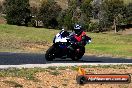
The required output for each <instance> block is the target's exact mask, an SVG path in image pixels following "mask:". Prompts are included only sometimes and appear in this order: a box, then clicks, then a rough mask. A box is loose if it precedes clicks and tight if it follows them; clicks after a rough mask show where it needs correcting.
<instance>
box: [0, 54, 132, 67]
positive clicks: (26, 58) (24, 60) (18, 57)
mask: <svg viewBox="0 0 132 88" xmlns="http://www.w3.org/2000/svg"><path fill="white" fill-rule="evenodd" d="M50 63H132V59H124V58H111V57H96V56H83V58H82V59H81V60H79V61H72V60H71V59H68V58H67V59H55V60H54V61H48V62H47V61H46V60H45V55H44V54H35V53H9V52H4V53H2V52H1V53H0V65H22V64H50Z"/></svg>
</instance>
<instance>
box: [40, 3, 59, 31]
mask: <svg viewBox="0 0 132 88" xmlns="http://www.w3.org/2000/svg"><path fill="white" fill-rule="evenodd" d="M60 11H61V7H60V6H59V5H58V4H57V3H56V2H55V1H54V0H48V1H44V2H42V5H41V7H40V11H39V15H38V19H39V20H42V21H43V23H44V27H47V28H48V27H51V28H55V27H57V26H58V22H57V19H56V18H57V17H58V15H59V13H60Z"/></svg>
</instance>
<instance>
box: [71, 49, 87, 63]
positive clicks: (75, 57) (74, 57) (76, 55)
mask: <svg viewBox="0 0 132 88" xmlns="http://www.w3.org/2000/svg"><path fill="white" fill-rule="evenodd" d="M84 53H85V47H82V49H81V50H80V52H75V53H74V54H72V56H71V59H72V60H73V61H78V60H80V59H81V58H82V57H83V55H84Z"/></svg>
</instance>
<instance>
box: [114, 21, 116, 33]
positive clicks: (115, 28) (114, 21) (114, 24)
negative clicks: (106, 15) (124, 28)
mask: <svg viewBox="0 0 132 88" xmlns="http://www.w3.org/2000/svg"><path fill="white" fill-rule="evenodd" d="M114 29H115V33H117V28H116V20H115V19H114Z"/></svg>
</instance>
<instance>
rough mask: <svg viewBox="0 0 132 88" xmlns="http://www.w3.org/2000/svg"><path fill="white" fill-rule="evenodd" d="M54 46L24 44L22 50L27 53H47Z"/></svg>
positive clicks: (48, 44) (47, 44)
mask: <svg viewBox="0 0 132 88" xmlns="http://www.w3.org/2000/svg"><path fill="white" fill-rule="evenodd" d="M51 45H52V44H51V43H43V44H39V43H23V44H22V46H23V47H22V48H23V50H24V51H27V52H41V51H43V52H45V51H46V50H47V49H48V48H49V47H50V46H51Z"/></svg>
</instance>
